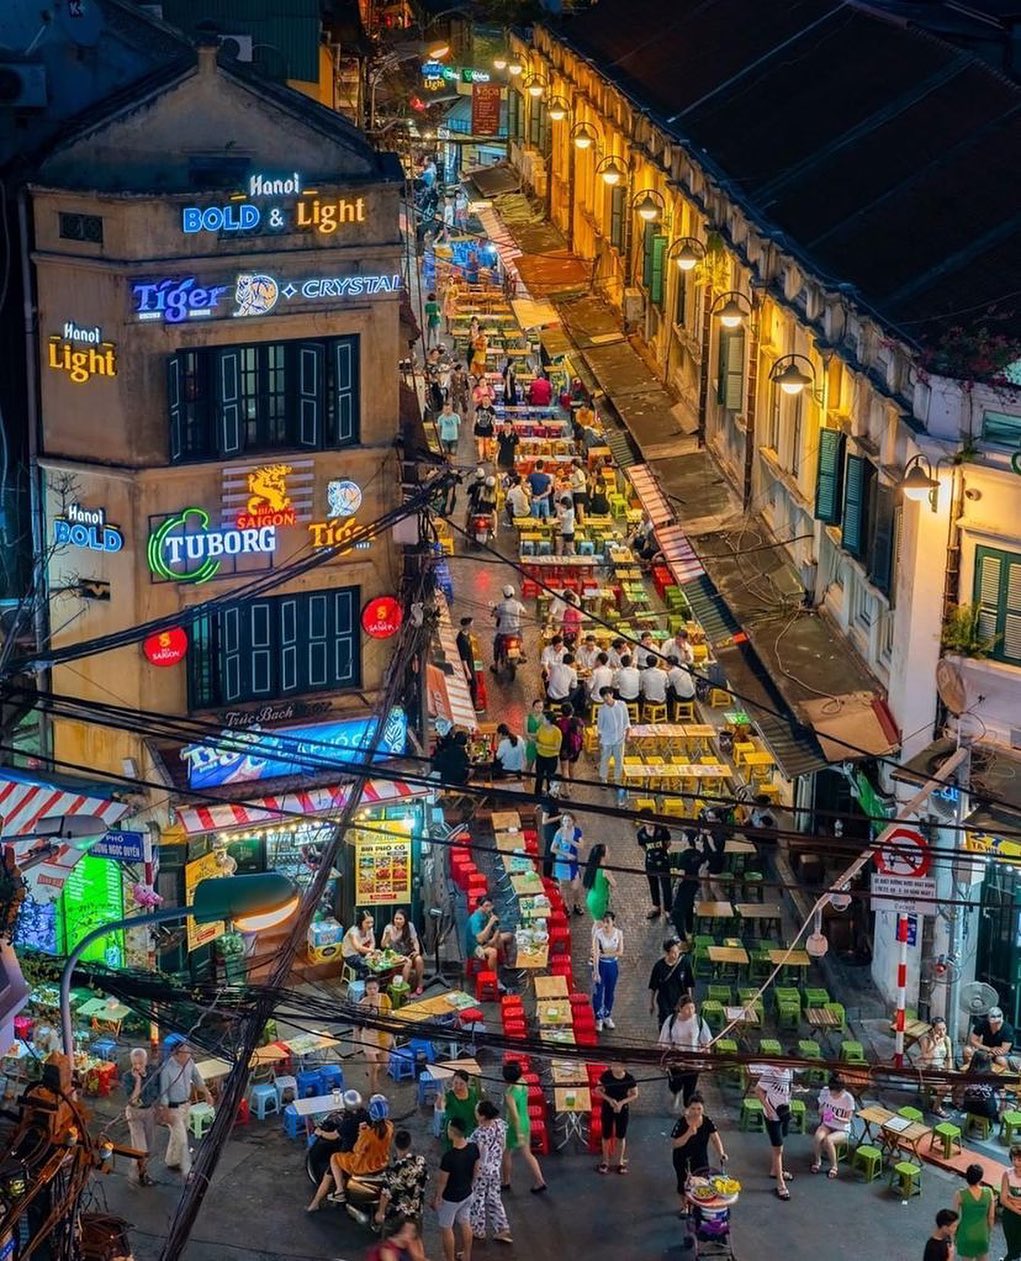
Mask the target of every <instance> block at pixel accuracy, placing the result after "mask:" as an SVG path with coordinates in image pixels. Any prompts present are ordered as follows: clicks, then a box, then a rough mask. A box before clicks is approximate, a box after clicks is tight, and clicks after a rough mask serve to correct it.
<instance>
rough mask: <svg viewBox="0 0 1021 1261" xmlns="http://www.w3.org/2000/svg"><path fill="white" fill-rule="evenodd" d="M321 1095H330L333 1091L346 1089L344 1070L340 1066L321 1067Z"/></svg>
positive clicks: (324, 1065)
mask: <svg viewBox="0 0 1021 1261" xmlns="http://www.w3.org/2000/svg"><path fill="white" fill-rule="evenodd" d="M318 1076H319V1094H321V1095H328V1094H329V1093H330V1091H331V1090H343V1089H344V1070H343V1069H342V1068H341V1067H340V1065H339V1064H321V1065H320V1066H319V1073H318Z"/></svg>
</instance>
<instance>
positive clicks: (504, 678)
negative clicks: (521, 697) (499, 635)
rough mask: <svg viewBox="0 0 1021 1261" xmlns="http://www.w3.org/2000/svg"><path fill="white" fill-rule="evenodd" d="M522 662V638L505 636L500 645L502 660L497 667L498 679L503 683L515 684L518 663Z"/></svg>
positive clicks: (497, 663) (496, 664)
mask: <svg viewBox="0 0 1021 1261" xmlns="http://www.w3.org/2000/svg"><path fill="white" fill-rule="evenodd" d="M520 660H521V636H520V635H504V636H503V641H502V643H501V645H500V659H499V661H495V662H494V663H493V664H494V665H495V666H496V677H497V679H498V680H499V681H500V682H501V683H513V682H514V679H515V678H516V677H517V673H518V662H519V661H520Z"/></svg>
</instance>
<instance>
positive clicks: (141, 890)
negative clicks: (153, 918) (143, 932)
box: [131, 882, 163, 911]
mask: <svg viewBox="0 0 1021 1261" xmlns="http://www.w3.org/2000/svg"><path fill="white" fill-rule="evenodd" d="M131 896H132V898H133V899H134V901H135V905H136V906H140V907H142V908H143V910H146V911H155V909H156V908H157V907H158V906H159V905H160V903H161V902H162V901H163V899H162V898H161V897H160V895H159V894H158V893H157V892H156V890H155V889H153V888H151V887H150V886H149V885H147V884H142V883H140V882H139V883H138V884H133V885H132V886H131Z"/></svg>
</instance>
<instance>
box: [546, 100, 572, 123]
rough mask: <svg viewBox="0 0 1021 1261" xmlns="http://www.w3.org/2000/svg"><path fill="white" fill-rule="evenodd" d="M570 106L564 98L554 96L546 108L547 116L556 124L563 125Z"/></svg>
mask: <svg viewBox="0 0 1021 1261" xmlns="http://www.w3.org/2000/svg"><path fill="white" fill-rule="evenodd" d="M569 109H570V106H569V105H568V104H567V102H566V101H565V100H564V98H563V97H562V96H554V97H553V98H552V99H551V100H550V102H549V104H548V105H547V106H546V116H547V118H551V119H552V120H553V121H554V122H555V123H562V122H563V121H564V119H565V118H566V117H567V113H568V110H569Z"/></svg>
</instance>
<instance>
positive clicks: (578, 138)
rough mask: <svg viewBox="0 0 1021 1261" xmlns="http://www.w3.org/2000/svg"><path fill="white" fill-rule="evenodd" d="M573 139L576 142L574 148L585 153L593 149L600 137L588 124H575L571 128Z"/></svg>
mask: <svg viewBox="0 0 1021 1261" xmlns="http://www.w3.org/2000/svg"><path fill="white" fill-rule="evenodd" d="M571 139H572V140H573V141H574V147H575V148H576V149H581V150H582V152H584V151H585V150H586V149H591V148H592V146H593V145H594V144H595V143H596V141H597V140H598V139H599V135H598V133H597V132H596V131H594V130H593V128H592V127H590V126H589V125H588V123H575V124H574V126H573V127H572V128H571Z"/></svg>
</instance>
